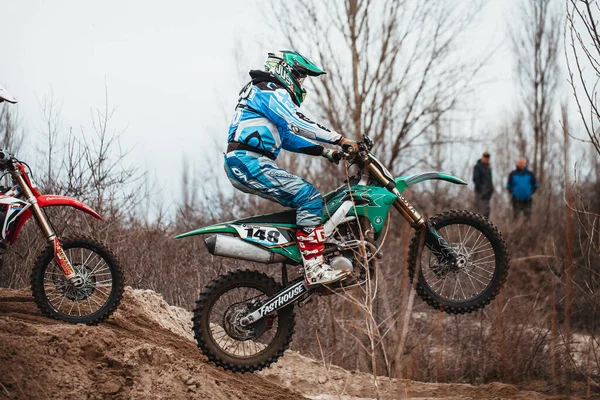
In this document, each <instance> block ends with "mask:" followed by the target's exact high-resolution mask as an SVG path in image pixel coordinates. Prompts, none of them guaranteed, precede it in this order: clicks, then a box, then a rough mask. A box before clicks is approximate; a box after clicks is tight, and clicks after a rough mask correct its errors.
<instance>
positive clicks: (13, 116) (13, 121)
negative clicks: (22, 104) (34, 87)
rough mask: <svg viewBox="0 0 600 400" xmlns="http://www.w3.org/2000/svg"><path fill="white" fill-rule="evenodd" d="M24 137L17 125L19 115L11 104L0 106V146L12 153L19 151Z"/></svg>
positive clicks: (18, 124)
mask: <svg viewBox="0 0 600 400" xmlns="http://www.w3.org/2000/svg"><path fill="white" fill-rule="evenodd" d="M24 138H25V135H24V133H23V130H22V129H21V126H20V123H19V115H18V113H17V109H16V106H14V105H13V104H8V105H6V104H1V105H0V146H2V148H4V149H9V150H10V151H12V152H13V153H16V152H18V151H19V149H20V147H21V145H22V144H23V139H24Z"/></svg>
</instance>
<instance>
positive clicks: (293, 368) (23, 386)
mask: <svg viewBox="0 0 600 400" xmlns="http://www.w3.org/2000/svg"><path fill="white" fill-rule="evenodd" d="M191 329H192V327H191V313H190V312H188V311H186V310H184V309H181V308H178V307H172V306H169V305H168V304H167V303H166V302H165V301H164V300H163V299H162V297H161V296H160V295H158V294H156V293H155V292H153V291H150V290H132V289H131V288H127V289H126V291H125V296H124V297H123V301H122V303H121V306H120V308H119V310H118V311H117V312H116V313H115V314H114V316H112V317H111V318H109V320H108V321H107V322H105V323H103V324H101V325H99V326H95V327H89V326H85V325H68V324H64V323H61V322H57V321H53V320H50V319H47V318H44V317H42V316H41V314H40V313H39V311H38V310H37V308H36V307H35V305H34V303H33V301H32V299H31V295H30V293H29V292H26V291H14V290H6V289H0V399H2V398H9V399H13V398H18V399H21V398H22V399H37V398H40V399H46V398H50V399H74V398H76V399H105V398H111V399H112V398H116V399H159V398H161V399H167V398H169V399H170V398H177V399H180V398H181V399H186V398H190V399H300V398H303V395H304V396H306V397H308V398H312V399H323V400H325V399H344V400H350V399H352V400H354V399H371V398H375V397H376V392H377V391H376V389H375V386H374V382H373V378H372V376H371V375H369V374H365V373H358V372H351V371H347V370H344V369H342V368H339V367H336V366H325V365H324V364H323V363H321V362H318V361H315V360H313V359H310V358H307V357H304V356H302V355H300V354H298V353H296V352H291V351H288V352H286V354H285V356H284V357H283V358H282V359H281V360H280V361H279V362H278V363H276V364H275V365H273V366H272V367H271V368H269V369H267V370H265V371H262V372H260V373H258V374H246V375H236V374H233V373H230V372H225V371H223V370H221V369H218V368H216V367H214V366H213V365H212V364H208V363H207V361H206V358H205V357H204V356H203V355H202V354H201V353H200V351H199V350H198V349H197V347H196V344H195V342H194V340H193V336H192V330H191ZM378 386H379V394H380V398H383V399H391V398H417V399H421V400H426V399H446V400H450V399H454V400H466V399H523V400H524V399H532V400H535V399H540V400H541V399H551V398H552V397H548V396H545V395H542V394H539V393H536V392H524V391H519V390H518V389H516V388H515V387H514V386H511V385H504V384H499V383H494V384H490V385H482V386H471V385H461V384H435V383H422V382H414V381H408V380H407V381H402V382H400V385H399V384H398V382H397V381H396V380H392V379H387V378H379V379H378Z"/></svg>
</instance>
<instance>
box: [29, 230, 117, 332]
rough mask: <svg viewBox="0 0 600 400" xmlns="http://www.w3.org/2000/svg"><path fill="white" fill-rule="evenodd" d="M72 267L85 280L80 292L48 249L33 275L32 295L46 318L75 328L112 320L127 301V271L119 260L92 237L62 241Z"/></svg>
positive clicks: (36, 265) (48, 248) (34, 269)
mask: <svg viewBox="0 0 600 400" xmlns="http://www.w3.org/2000/svg"><path fill="white" fill-rule="evenodd" d="M61 244H62V246H63V250H64V252H65V254H66V255H67V257H68V259H69V261H70V262H71V265H72V266H73V268H75V270H76V271H77V272H78V273H79V274H80V275H81V276H82V277H83V278H84V284H83V285H82V286H81V287H79V288H76V287H74V286H73V285H71V284H70V283H69V282H68V281H67V280H66V279H65V277H64V275H63V273H62V270H61V269H60V267H59V266H58V264H57V262H56V260H55V259H54V246H53V245H52V244H50V245H48V246H47V247H46V248H45V249H44V250H43V251H42V253H41V254H40V255H39V257H38V258H37V260H36V262H35V265H34V267H33V271H32V273H31V291H32V294H33V298H34V301H35V303H36V304H37V306H38V308H39V309H40V311H41V312H42V314H44V315H45V316H47V317H49V318H54V319H58V320H60V321H65V322H69V323H72V324H88V325H95V324H97V323H99V322H101V321H104V320H105V319H106V318H108V317H109V316H110V315H111V314H112V313H113V312H114V311H115V309H116V308H117V307H118V305H119V303H120V301H121V298H122V297H123V288H124V281H123V271H122V269H121V265H120V263H119V260H118V259H117V257H116V256H115V255H114V254H113V252H112V251H110V250H109V249H108V248H107V247H106V246H105V245H104V244H103V243H101V242H98V241H96V240H94V239H92V238H90V237H86V236H84V237H73V238H66V239H63V240H61Z"/></svg>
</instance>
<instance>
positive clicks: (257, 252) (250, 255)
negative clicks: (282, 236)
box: [204, 235, 288, 264]
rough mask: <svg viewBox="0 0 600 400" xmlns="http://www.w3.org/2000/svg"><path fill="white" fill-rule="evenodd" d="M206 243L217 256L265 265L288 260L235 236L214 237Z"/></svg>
mask: <svg viewBox="0 0 600 400" xmlns="http://www.w3.org/2000/svg"><path fill="white" fill-rule="evenodd" d="M204 243H205V244H206V248H207V249H208V252H209V253H210V254H213V255H215V256H221V257H229V258H237V259H238V260H246V261H254V262H259V263H263V264H273V263H280V262H284V261H285V260H287V259H288V258H287V257H285V256H283V255H281V254H277V253H273V252H270V251H268V250H265V249H263V248H261V247H259V246H257V245H254V244H252V243H248V242H247V241H245V240H242V239H240V238H238V237H233V236H226V235H212V236H210V237H208V238H206V239H204Z"/></svg>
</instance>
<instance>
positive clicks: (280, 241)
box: [233, 225, 294, 247]
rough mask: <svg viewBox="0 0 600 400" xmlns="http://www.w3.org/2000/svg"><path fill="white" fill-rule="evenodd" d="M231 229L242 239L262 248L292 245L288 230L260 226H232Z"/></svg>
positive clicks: (292, 241) (291, 237)
mask: <svg viewBox="0 0 600 400" xmlns="http://www.w3.org/2000/svg"><path fill="white" fill-rule="evenodd" d="M233 227H234V228H235V230H236V231H237V233H238V235H240V237H241V238H242V239H244V240H248V241H250V242H255V243H258V244H260V245H262V246H267V247H274V246H289V245H291V244H293V243H294V239H293V235H292V232H291V231H290V230H289V229H285V228H275V227H271V226H260V225H233Z"/></svg>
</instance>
